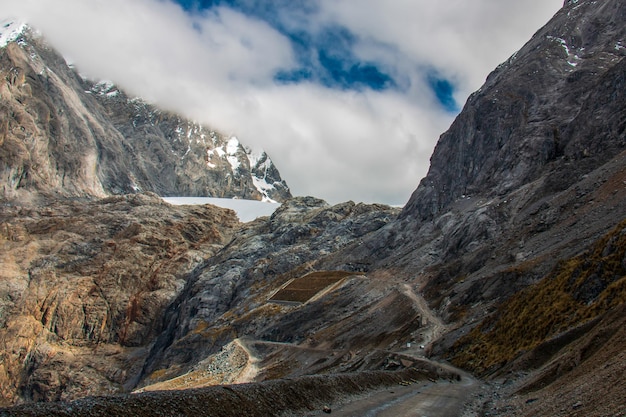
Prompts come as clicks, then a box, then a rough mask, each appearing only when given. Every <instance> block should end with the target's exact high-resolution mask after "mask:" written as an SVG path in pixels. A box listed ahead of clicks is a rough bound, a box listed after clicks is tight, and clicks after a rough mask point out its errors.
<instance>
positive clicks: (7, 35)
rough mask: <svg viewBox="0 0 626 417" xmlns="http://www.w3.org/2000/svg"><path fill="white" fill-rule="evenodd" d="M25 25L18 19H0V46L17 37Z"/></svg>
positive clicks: (2, 46)
mask: <svg viewBox="0 0 626 417" xmlns="http://www.w3.org/2000/svg"><path fill="white" fill-rule="evenodd" d="M26 27H27V25H26V23H24V22H22V21H19V20H15V19H4V20H2V19H0V48H4V47H5V46H7V44H8V43H9V42H13V41H15V40H16V39H17V38H19V37H20V35H21V34H22V33H24V29H26Z"/></svg>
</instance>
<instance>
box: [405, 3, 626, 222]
mask: <svg viewBox="0 0 626 417" xmlns="http://www.w3.org/2000/svg"><path fill="white" fill-rule="evenodd" d="M624 13H626V12H625V11H624V7H623V5H622V4H621V3H620V2H615V1H605V2H601V3H600V4H597V3H591V2H587V1H583V2H571V4H569V5H566V6H565V7H564V8H563V9H562V10H561V11H560V12H559V13H558V14H557V15H556V16H555V18H554V19H553V20H552V21H551V22H550V23H549V24H548V25H546V26H545V27H544V28H542V29H540V30H539V31H538V32H537V33H536V34H535V36H534V37H533V38H532V40H531V41H530V42H528V43H527V44H526V45H525V46H524V47H523V48H522V49H520V50H519V51H518V52H517V53H516V54H515V55H513V56H512V57H511V58H510V59H509V60H508V61H507V62H505V63H504V64H502V65H500V66H499V67H498V68H497V69H496V70H495V71H494V72H493V73H491V74H490V75H489V77H488V78H487V81H486V83H485V84H484V85H483V87H481V88H480V90H478V91H477V92H475V93H474V94H473V95H472V96H471V97H470V98H469V100H468V101H467V103H466V105H465V107H464V109H463V111H462V112H461V114H460V115H459V117H458V118H457V119H456V120H455V121H454V123H453V124H452V126H451V128H450V130H448V131H447V132H446V133H444V134H443V135H442V136H441V138H440V140H439V143H438V144H437V147H436V149H435V152H434V153H433V156H432V158H431V168H430V170H429V172H428V174H427V176H426V177H425V178H424V179H423V180H422V182H421V184H420V186H419V187H418V189H417V190H416V191H415V193H414V194H413V196H412V197H411V199H410V201H409V203H408V204H407V206H406V208H405V211H404V216H410V217H414V218H415V217H417V218H420V219H431V218H433V217H434V216H435V215H437V214H440V213H442V212H444V211H445V210H446V208H447V207H449V206H450V205H451V204H452V203H453V202H455V201H457V200H458V199H460V198H462V197H463V196H475V195H481V196H485V197H497V196H503V195H507V194H510V193H511V192H513V191H515V190H518V189H519V188H521V187H523V186H525V185H527V184H530V183H533V182H537V181H541V182H543V183H544V184H543V185H542V186H541V187H540V188H539V189H538V190H537V192H536V194H537V196H536V197H535V198H536V199H539V198H540V197H542V196H543V195H545V194H548V193H554V192H558V191H562V190H565V189H567V188H568V187H570V186H572V185H573V184H574V183H575V182H576V181H578V180H580V177H581V176H582V175H584V174H586V173H588V172H589V171H592V170H593V169H595V168H598V167H599V166H601V165H602V164H604V163H605V162H607V161H608V160H610V159H611V158H612V157H614V156H615V155H616V154H618V153H619V152H621V151H622V150H623V149H624V146H625V140H626V139H625V138H624V131H623V128H624V111H623V109H624V94H625V93H624V91H625V90H624V67H625V65H626V64H625V62H624V59H623V58H624V57H625V56H626V46H625V45H624V43H625V40H624V39H625V38H626V28H625V27H624V25H623V21H624V17H625V15H624ZM590 116H593V117H590Z"/></svg>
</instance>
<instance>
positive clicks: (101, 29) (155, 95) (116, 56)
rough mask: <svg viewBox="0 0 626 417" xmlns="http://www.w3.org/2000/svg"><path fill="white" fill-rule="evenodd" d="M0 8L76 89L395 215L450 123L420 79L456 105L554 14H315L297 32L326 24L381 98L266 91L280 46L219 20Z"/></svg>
mask: <svg viewBox="0 0 626 417" xmlns="http://www.w3.org/2000/svg"><path fill="white" fill-rule="evenodd" d="M0 4H2V11H3V13H8V14H10V15H13V16H19V17H25V18H26V19H28V20H29V22H30V23H32V24H33V25H34V26H36V27H38V28H39V29H40V30H41V31H42V32H43V33H44V34H45V35H46V37H47V38H48V39H49V40H50V41H51V42H52V43H53V45H55V46H56V47H57V48H58V49H59V50H60V51H61V52H62V53H63V54H64V55H65V56H67V57H71V58H72V60H73V61H74V62H75V63H76V65H77V66H78V67H79V68H80V70H81V71H82V72H84V73H86V74H87V75H90V76H91V77H94V78H101V79H110V80H113V81H114V82H116V83H117V84H119V85H120V86H121V87H123V88H125V89H127V90H129V91H130V92H131V93H132V94H137V95H140V96H142V97H144V98H146V99H148V100H150V101H154V102H156V103H159V104H160V105H162V106H165V107H166V108H169V109H172V110H177V111H180V112H182V113H184V114H185V115H187V116H189V117H191V118H193V119H195V120H198V121H202V122H205V123H207V124H209V125H211V126H213V127H215V128H216V129H219V130H222V131H224V132H225V133H230V134H235V135H237V137H238V138H240V139H241V141H242V142H243V143H245V144H248V145H252V146H259V147H264V148H265V149H266V150H267V151H268V153H269V154H270V156H272V158H273V159H274V160H275V162H276V164H277V166H278V167H279V169H280V171H281V174H282V175H283V177H284V178H285V179H286V180H287V182H288V183H289V184H290V186H291V188H292V191H293V192H294V194H297V195H303V194H308V195H315V196H317V197H321V198H325V199H327V200H329V201H330V202H338V201H343V200H348V199H352V200H356V201H380V202H386V203H392V204H398V203H400V204H401V203H404V202H405V201H406V200H407V199H408V198H409V196H410V194H411V192H412V191H413V189H414V188H415V187H416V186H417V184H418V183H419V180H420V179H421V177H422V176H423V175H424V174H425V173H426V171H427V169H428V160H429V157H430V155H431V153H432V149H433V148H434V145H435V143H436V141H437V139H438V137H439V135H440V134H441V133H442V132H443V131H444V130H445V129H447V127H448V126H449V124H450V122H451V121H452V117H453V116H452V115H450V114H448V113H446V112H445V111H443V110H442V109H441V108H440V106H439V105H438V103H437V101H436V98H435V97H434V94H433V93H432V91H431V90H430V88H429V87H428V85H427V83H426V81H425V76H424V74H425V71H429V70H432V69H437V70H438V71H440V72H441V73H442V74H443V75H444V76H445V77H447V78H448V79H450V80H452V81H454V82H455V83H458V88H459V90H458V91H457V100H458V101H460V104H463V103H462V102H463V101H464V100H465V97H467V95H468V94H469V93H470V92H471V91H472V90H474V89H476V88H478V87H479V86H480V84H481V83H482V81H483V80H484V79H485V77H486V75H487V74H488V72H489V71H491V70H492V69H493V68H494V67H495V66H496V65H497V64H498V63H500V62H501V61H503V60H505V59H506V58H507V57H508V56H509V55H510V54H511V53H513V52H514V51H515V50H516V49H518V48H519V47H521V46H522V44H523V43H524V42H525V41H526V40H528V39H529V38H530V36H531V35H532V33H533V32H534V31H535V30H537V29H538V28H539V27H540V26H541V25H542V24H543V23H545V22H546V21H547V20H548V19H549V17H550V16H551V15H552V14H553V13H554V12H555V11H556V10H557V9H558V7H559V6H560V5H561V1H560V0H527V1H525V2H519V1H517V0H497V1H496V0H476V1H473V2H467V1H462V0H454V1H448V2H443V3H441V2H440V3H433V2H426V1H423V0H393V1H386V0H362V1H359V2H354V1H348V0H332V1H331V0H322V1H321V3H320V6H321V7H320V11H319V13H318V14H315V15H311V16H310V21H308V22H307V25H308V26H309V28H315V27H323V26H324V25H325V24H328V23H335V24H338V25H342V26H345V27H347V28H349V29H350V30H351V31H352V32H353V33H355V34H357V35H358V36H359V42H358V43H357V44H356V45H355V53H356V54H358V55H360V56H361V57H362V58H363V59H365V60H375V61H376V62H380V63H381V65H383V66H384V68H386V69H388V70H389V71H390V73H391V74H392V75H394V76H398V80H399V84H400V85H401V86H402V87H406V89H405V90H402V91H391V90H389V91H385V92H373V91H363V92H353V91H335V90H330V89H327V88H324V87H321V86H319V85H315V84H311V83H304V84H299V85H294V84H292V85H276V84H275V83H274V82H273V81H272V76H273V74H274V73H275V72H276V71H277V70H278V69H288V68H294V66H295V65H296V62H295V57H294V53H293V51H292V50H291V46H290V43H289V41H288V39H286V38H285V37H284V36H282V35H281V34H280V33H278V32H277V31H276V30H274V29H273V28H272V27H270V26H269V25H268V24H266V23H264V22H261V21H259V20H257V19H253V18H250V17H247V16H244V15H243V14H241V13H238V12H235V11H232V10H229V9H226V8H219V9H215V10H213V11H211V12H209V13H205V14H202V15H193V16H191V15H189V14H187V13H185V12H184V11H183V10H182V9H181V8H180V7H179V6H177V5H175V4H173V3H171V2H169V1H166V0H89V1H86V0H55V1H50V0H0ZM298 18H299V19H302V16H301V15H300V16H299V17H298Z"/></svg>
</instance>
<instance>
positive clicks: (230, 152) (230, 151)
mask: <svg viewBox="0 0 626 417" xmlns="http://www.w3.org/2000/svg"><path fill="white" fill-rule="evenodd" d="M238 150H239V139H237V138H236V137H235V136H233V137H232V138H230V139H229V140H228V143H227V144H226V155H227V157H226V159H227V160H228V163H229V164H230V166H231V167H232V168H233V172H235V171H237V169H238V168H239V166H240V165H241V162H240V161H239V158H237V151H238Z"/></svg>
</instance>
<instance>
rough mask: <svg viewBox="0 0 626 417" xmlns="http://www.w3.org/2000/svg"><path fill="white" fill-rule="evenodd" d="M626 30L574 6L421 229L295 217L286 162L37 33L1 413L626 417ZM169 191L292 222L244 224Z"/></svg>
mask: <svg viewBox="0 0 626 417" xmlns="http://www.w3.org/2000/svg"><path fill="white" fill-rule="evenodd" d="M625 21H626V4H624V3H623V2H621V1H620V0H603V1H591V0H579V1H574V0H568V1H566V2H565V4H564V6H563V8H562V9H561V10H560V11H559V12H558V13H557V14H556V15H555V16H554V18H553V19H552V20H551V21H550V22H549V23H548V24H547V25H546V26H545V27H543V28H541V29H540V30H539V31H537V33H536V34H535V35H534V36H533V38H532V39H531V40H530V41H529V42H528V43H527V44H526V45H525V46H524V47H522V48H521V49H520V50H519V51H518V52H517V53H516V54H515V55H513V56H512V57H511V58H510V59H509V60H508V61H506V62H504V63H503V64H502V65H500V66H499V67H498V68H497V69H495V70H494V71H493V72H492V73H491V74H490V75H489V76H488V77H487V80H486V82H485V84H484V85H483V87H482V88H481V89H480V90H478V91H477V92H475V93H474V94H473V95H472V96H470V98H469V99H468V101H467V103H466V104H465V107H464V108H463V110H462V112H461V113H460V114H459V116H458V117H457V118H456V120H455V121H454V123H453V124H452V126H451V127H450V129H449V130H448V131H447V132H445V133H444V134H442V135H441V137H440V139H439V142H438V144H437V147H436V148H435V150H434V153H433V155H432V158H431V166H430V169H429V171H428V174H427V175H426V177H425V178H424V179H422V180H421V182H420V184H419V186H418V187H417V189H416V190H415V192H414V193H413V195H412V196H411V197H410V199H409V201H408V203H407V204H406V205H405V206H404V207H403V208H394V207H389V206H386V205H382V204H363V203H354V202H345V203H341V204H336V205H330V204H328V203H326V202H325V201H323V200H321V199H318V198H315V197H292V196H291V194H290V192H289V189H288V187H287V185H286V183H285V182H284V181H283V180H282V179H281V178H280V174H279V173H278V169H277V168H276V167H275V166H274V165H273V164H272V163H271V161H270V160H269V159H268V156H267V155H266V154H259V155H258V156H256V157H255V156H254V154H253V152H251V151H249V150H247V149H246V148H245V147H244V146H243V145H241V144H239V142H238V141H236V140H234V139H233V138H232V137H231V138H228V137H226V136H224V135H221V134H218V133H217V132H213V131H211V130H210V129H208V128H205V127H202V126H199V125H196V124H194V123H192V122H188V121H185V120H183V119H182V118H181V117H179V116H177V115H174V114H171V113H168V112H165V111H162V110H158V109H156V108H154V107H152V106H151V105H148V104H146V103H144V102H143V101H141V100H138V99H132V98H128V97H127V96H126V95H125V93H123V92H122V91H120V90H119V89H117V87H115V86H114V85H112V84H109V83H102V82H101V83H93V82H90V81H87V80H84V79H82V78H81V77H80V76H79V75H78V74H76V73H75V72H74V71H73V70H72V69H71V68H69V67H67V65H66V64H65V63H64V62H63V60H62V58H60V57H59V56H58V55H56V53H55V52H54V51H53V50H52V49H51V48H50V47H49V46H47V45H46V44H45V42H44V41H43V40H42V39H40V38H37V37H36V36H34V35H33V34H29V33H28V32H25V35H23V36H22V37H20V36H17V37H16V39H15V40H14V41H12V42H9V43H8V44H7V46H6V47H4V48H1V49H0V71H2V74H3V78H2V79H1V80H0V97H1V101H0V106H1V108H2V113H0V155H1V164H2V165H1V169H0V172H1V173H2V178H1V179H0V181H2V186H3V195H4V198H3V200H2V205H1V206H0V245H1V247H2V249H1V251H0V263H1V264H2V271H1V273H0V322H1V323H2V326H1V328H0V346H2V349H1V351H0V355H2V356H1V357H2V362H1V364H0V392H1V393H2V398H1V403H0V405H1V406H3V407H6V408H3V409H0V415H3V416H4V415H6V416H18V415H29V416H30V415H32V416H35V415H59V416H60V415H85V416H87V415H90V416H95V415H109V416H111V415H127V414H125V413H128V412H129V410H133V411H132V412H133V414H134V415H138V416H149V415H177V414H176V413H178V415H189V414H194V415H251V416H252V415H320V413H322V412H323V411H322V409H323V407H324V406H326V405H330V404H332V405H333V408H335V407H336V406H339V405H343V404H345V403H346V402H347V401H349V400H350V399H354V398H357V399H359V398H361V399H362V398H363V396H367V393H368V392H382V391H389V390H395V389H398V390H399V389H400V388H399V386H402V387H409V386H412V387H416V388H415V390H423V391H428V390H430V389H433V388H432V387H433V386H439V388H435V389H434V390H435V391H438V390H439V389H441V390H444V389H446V388H440V387H441V386H446V387H447V386H448V385H450V386H454V387H456V388H455V389H457V390H458V391H459V392H461V393H462V394H463V396H464V397H462V398H461V399H460V400H459V401H460V402H459V404H458V406H459V407H460V408H463V407H465V414H463V415H468V416H469V415H489V416H536V415H550V416H625V415H626V414H624V400H623V399H624V398H625V397H626V392H625V389H626V388H625V387H624V384H623V383H622V382H621V379H623V378H622V377H623V375H624V371H625V370H626V356H625V355H626V344H625V340H626V337H625V336H626V333H625V330H624V329H625V327H624V320H625V318H626V315H625V310H624V308H625V307H624V302H625V301H626V59H625V57H626V47H625V46H624V45H626V26H624V24H623V22H625ZM235 141H236V142H235ZM261 180H262V181H261ZM260 182H262V183H263V184H265V185H263V186H257V185H258V184H259V183H260ZM174 193H180V194H182V195H188V196H197V195H212V196H219V197H233V196H236V197H240V198H252V199H258V200H261V199H264V200H275V201H280V202H282V204H281V206H280V207H279V208H278V209H276V211H275V212H274V213H273V214H272V215H271V216H266V217H261V218H258V219H256V220H253V221H250V222H246V223H242V222H239V221H238V220H237V217H236V215H235V213H234V212H233V211H232V210H228V209H221V208H218V207H215V206H211V205H198V206H185V205H183V206H174V205H171V204H168V203H166V202H164V201H163V200H162V199H161V198H160V197H159V196H167V195H173V194H174ZM470 373H471V374H470ZM394 387H395V388H394ZM403 389H404V388H403ZM406 389H407V390H409V389H411V388H406ZM402 392H403V393H404V391H402ZM444 392H445V391H444ZM225 393H226V394H225ZM403 395H404V394H403ZM396 400H397V398H396V399H394V400H393V401H396ZM59 401H63V402H59ZM70 401H73V402H70ZM454 405H455V406H456V405H457V404H456V403H455V404H454ZM211 407H213V408H211ZM328 412H329V411H328ZM160 413H162V414H160ZM442 413H443V412H442ZM441 415H444V414H441Z"/></svg>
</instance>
